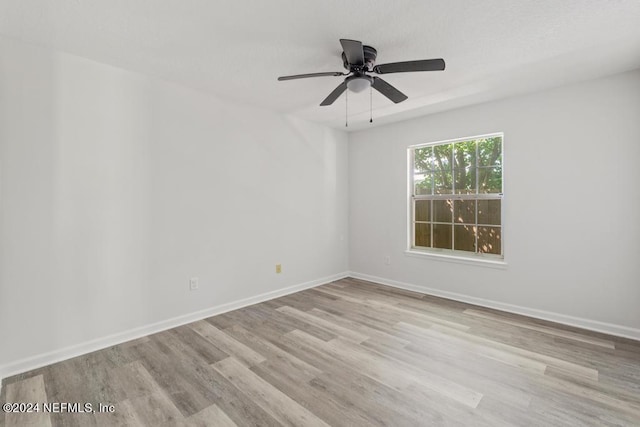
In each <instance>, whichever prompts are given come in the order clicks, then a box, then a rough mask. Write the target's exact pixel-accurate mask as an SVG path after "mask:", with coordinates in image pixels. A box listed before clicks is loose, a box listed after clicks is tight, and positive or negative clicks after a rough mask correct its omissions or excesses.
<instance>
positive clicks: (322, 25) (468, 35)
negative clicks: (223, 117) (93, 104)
mask: <svg viewBox="0 0 640 427" xmlns="http://www.w3.org/2000/svg"><path fill="white" fill-rule="evenodd" d="M0 34H2V35H5V36H8V37H11V38H16V39H20V40H23V41H26V42H31V43H36V44H39V45H45V46H49V47H53V48H55V49H58V50H61V51H65V52H69V53H72V54H76V55H79V56H83V57H86V58H90V59H93V60H96V61H99V62H103V63H107V64H111V65H114V66H117V67H122V68H125V69H129V70H134V71H138V72H142V73H145V74H149V75H152V76H156V77H159V78H163V79H166V80H169V81H173V82H176V83H180V84H183V85H186V86H189V87H193V88H196V89H200V90H205V91H209V92H211V93H214V94H216V95H218V96H220V97H222V98H223V99H228V100H236V101H238V102H242V103H247V104H251V105H256V106H260V107H266V108H270V109H275V110H278V111H281V112H287V113H292V114H295V115H298V116H300V117H303V118H306V119H309V120H313V121H316V122H320V123H324V124H327V125H330V126H334V127H338V128H342V129H344V115H345V103H344V95H343V96H342V97H340V98H339V99H338V100H337V101H336V102H335V103H334V105H332V106H330V107H320V106H319V103H320V102H321V101H322V100H323V99H324V98H325V96H326V95H328V94H329V92H330V91H331V90H333V88H334V87H336V86H337V85H338V84H339V83H340V82H341V80H340V78H339V77H321V78H315V79H304V80H296V81H287V82H278V81H276V78H277V77H278V76H280V75H287V74H298V73H309V72H319V71H343V68H342V62H341V59H340V52H341V49H340V44H339V42H338V39H340V38H350V39H356V40H361V41H363V42H364V43H365V44H368V45H371V46H373V47H375V48H376V49H377V50H378V60H377V62H378V63H386V62H395V61H405V60H413V59H428V58H438V57H442V58H444V59H445V60H446V63H447V69H446V70H445V71H443V72H425V73H407V74H393V75H387V76H384V78H385V80H387V81H388V82H389V83H391V84H393V85H395V86H396V87H397V88H398V89H400V90H401V91H402V92H404V93H406V94H407V95H408V96H409V99H408V100H407V101H405V102H403V103H400V104H397V105H394V104H393V103H391V102H390V101H389V100H387V99H386V98H384V97H383V96H382V95H380V94H378V93H377V92H375V93H374V94H373V108H374V111H373V114H374V122H375V123H374V125H375V124H380V123H386V122H389V121H396V120H401V119H404V118H408V117H412V116H416V115H421V114H426V113H432V112H437V111H443V110H446V109H450V108H453V107H457V106H462V105H470V104H473V103H477V102H481V101H486V100H490V99H497V98H502V97H506V96H512V95H515V94H520V93H526V92H530V91H534V90H539V89H542V88H546V87H552V86H558V85H561V84H564V83H568V82H572V81H579V80H585V79H589V78H595V77H598V76H603V75H607V74H613V73H616V72H621V71H626V70H630V69H634V68H639V67H640V1H638V0H484V1H477V0H431V1H426V0H415V1H399V0H395V1H388V0H387V1H384V0H370V1H364V0H348V1H344V0H316V1H306V0H268V1H258V0H254V1H250V0H228V1H219V0H102V1H97V0H96V1H81V0H55V1H51V0H0ZM368 110H369V94H368V92H365V93H360V94H350V96H349V117H350V118H349V130H354V129H361V128H364V127H368V126H371V125H370V124H369V123H368V118H369V111H368Z"/></svg>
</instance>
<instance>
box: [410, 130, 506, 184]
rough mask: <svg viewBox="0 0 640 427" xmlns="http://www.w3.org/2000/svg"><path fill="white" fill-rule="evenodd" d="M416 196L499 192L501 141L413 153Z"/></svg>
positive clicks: (484, 140)
mask: <svg viewBox="0 0 640 427" xmlns="http://www.w3.org/2000/svg"><path fill="white" fill-rule="evenodd" d="M414 174H415V175H414V176H415V178H414V183H415V189H414V191H415V194H417V195H422V194H453V186H454V185H455V193H457V194H476V192H477V193H500V192H502V138H501V137H492V138H481V139H473V140H468V141H460V142H456V143H451V144H442V145H435V146H430V147H421V148H416V149H415V150H414Z"/></svg>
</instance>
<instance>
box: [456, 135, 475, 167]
mask: <svg viewBox="0 0 640 427" xmlns="http://www.w3.org/2000/svg"><path fill="white" fill-rule="evenodd" d="M453 152H454V155H453V161H454V163H455V164H454V166H453V167H454V168H457V169H468V168H470V167H475V166H476V140H471V141H462V142H456V144H455V145H454V147H453Z"/></svg>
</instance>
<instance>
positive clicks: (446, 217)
mask: <svg viewBox="0 0 640 427" xmlns="http://www.w3.org/2000/svg"><path fill="white" fill-rule="evenodd" d="M452 212H453V208H452V200H434V201H433V221H435V222H453V219H452V216H451V213H452Z"/></svg>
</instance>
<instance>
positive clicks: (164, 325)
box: [0, 272, 349, 390]
mask: <svg viewBox="0 0 640 427" xmlns="http://www.w3.org/2000/svg"><path fill="white" fill-rule="evenodd" d="M348 276H349V274H348V273H347V272H344V273H339V274H334V275H332V276H327V277H323V278H321V279H316V280H312V281H309V282H305V283H301V284H298V285H294V286H289V287H287V288H282V289H278V290H275V291H271V292H266V293H264V294H260V295H256V296H253V297H249V298H245V299H241V300H238V301H233V302H229V303H226V304H221V305H218V306H216V307H211V308H207V309H205V310H200V311H196V312H194V313H189V314H185V315H182V316H178V317H174V318H172V319H167V320H163V321H160V322H156V323H153V324H150V325H145V326H140V327H138V328H134V329H130V330H128V331H123V332H119V333H117V334H113V335H109V336H106V337H102V338H97V339H94V340H91V341H87V342H84V343H80V344H76V345H73V346H69V347H65V348H61V349H57V350H53V351H50V352H48V353H43V354H38V355H35V356H31V357H27V358H24V359H20V360H16V361H15V362H11V363H8V364H5V365H1V366H0V390H2V379H3V378H7V377H10V376H13V375H16V374H19V373H22V372H27V371H30V370H32V369H37V368H40V367H42V366H47V365H50V364H52V363H56V362H60V361H62V360H66V359H71V358H72V357H76V356H81V355H83V354H87V353H91V352H92V351H97V350H101V349H103V348H107V347H111V346H114V345H117V344H122V343H124V342H127V341H131V340H134V339H136V338H141V337H144V336H147V335H151V334H155V333H157V332H161V331H165V330H167V329H171V328H175V327H177V326H181V325H184V324H187V323H191V322H195V321H198V320H202V319H206V318H207V317H211V316H215V315H218V314H222V313H226V312H228V311H232V310H237V309H239V308H242V307H246V306H248V305H252V304H257V303H260V302H263V301H268V300H270V299H274V298H278V297H281V296H284V295H288V294H292V293H294V292H299V291H302V290H305V289H309V288H313V287H316V286H319V285H324V284H326V283H329V282H333V281H335V280H339V279H343V278H345V277H348Z"/></svg>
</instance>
